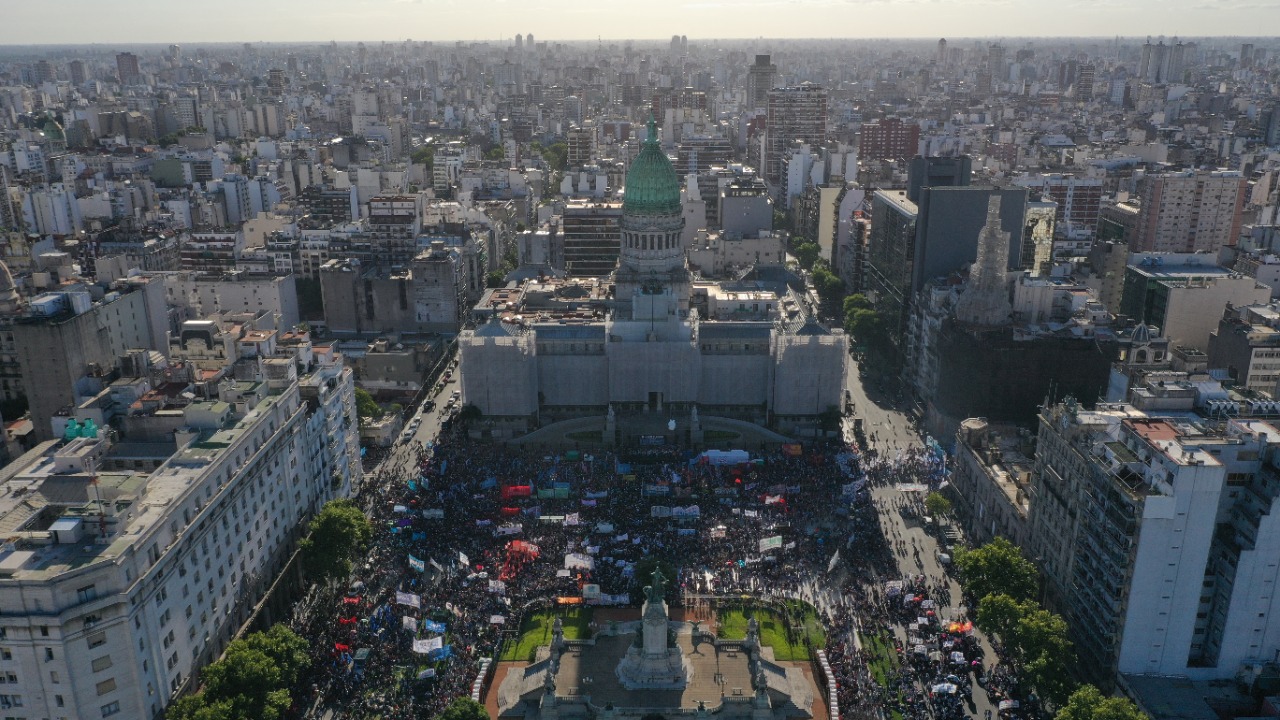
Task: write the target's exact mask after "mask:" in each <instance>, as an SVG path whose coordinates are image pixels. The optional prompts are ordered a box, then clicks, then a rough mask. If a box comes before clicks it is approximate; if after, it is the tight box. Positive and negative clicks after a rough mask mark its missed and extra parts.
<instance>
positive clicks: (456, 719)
mask: <svg viewBox="0 0 1280 720" xmlns="http://www.w3.org/2000/svg"><path fill="white" fill-rule="evenodd" d="M436 720H489V711H488V710H485V709H484V705H481V704H480V703H478V702H476V701H475V700H472V699H471V698H469V697H460V698H458V699H456V700H454V701H453V702H451V703H449V707H447V708H445V709H444V711H443V712H441V713H440V714H439V715H437V716H436Z"/></svg>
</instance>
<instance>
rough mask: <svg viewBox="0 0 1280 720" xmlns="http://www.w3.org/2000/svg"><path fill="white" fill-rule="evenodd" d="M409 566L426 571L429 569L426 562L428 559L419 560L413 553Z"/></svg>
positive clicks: (419, 570)
mask: <svg viewBox="0 0 1280 720" xmlns="http://www.w3.org/2000/svg"><path fill="white" fill-rule="evenodd" d="M409 567H411V568H413V569H414V570H417V571H418V572H426V571H427V563H426V561H425V560H419V559H418V558H416V557H414V556H412V555H410V556H409Z"/></svg>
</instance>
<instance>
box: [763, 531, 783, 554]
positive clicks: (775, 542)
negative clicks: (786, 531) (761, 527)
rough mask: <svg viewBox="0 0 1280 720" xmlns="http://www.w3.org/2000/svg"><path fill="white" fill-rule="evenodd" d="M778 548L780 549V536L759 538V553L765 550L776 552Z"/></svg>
mask: <svg viewBox="0 0 1280 720" xmlns="http://www.w3.org/2000/svg"><path fill="white" fill-rule="evenodd" d="M780 547H782V536H781V535H774V536H772V537H767V538H760V552H765V551H766V550H777V549H778V548H780Z"/></svg>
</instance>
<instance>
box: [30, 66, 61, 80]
mask: <svg viewBox="0 0 1280 720" xmlns="http://www.w3.org/2000/svg"><path fill="white" fill-rule="evenodd" d="M31 74H32V77H33V78H34V79H35V81H36V83H37V84H39V83H47V82H53V81H54V80H57V79H58V74H57V73H56V72H54V69H53V63H51V62H49V61H48V60H37V61H36V65H35V67H34V68H32V73H31Z"/></svg>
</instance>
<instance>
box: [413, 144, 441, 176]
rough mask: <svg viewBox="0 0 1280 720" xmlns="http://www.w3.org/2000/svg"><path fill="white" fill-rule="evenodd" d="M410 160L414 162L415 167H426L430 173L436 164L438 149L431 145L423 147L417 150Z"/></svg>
mask: <svg viewBox="0 0 1280 720" xmlns="http://www.w3.org/2000/svg"><path fill="white" fill-rule="evenodd" d="M409 159H410V160H412V161H413V164H415V165H426V166H427V170H428V171H430V170H431V169H432V168H433V167H434V166H435V163H436V149H435V148H434V147H432V146H431V145H423V146H422V147H420V148H418V149H417V150H414V151H413V154H412V155H410V156H409Z"/></svg>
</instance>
